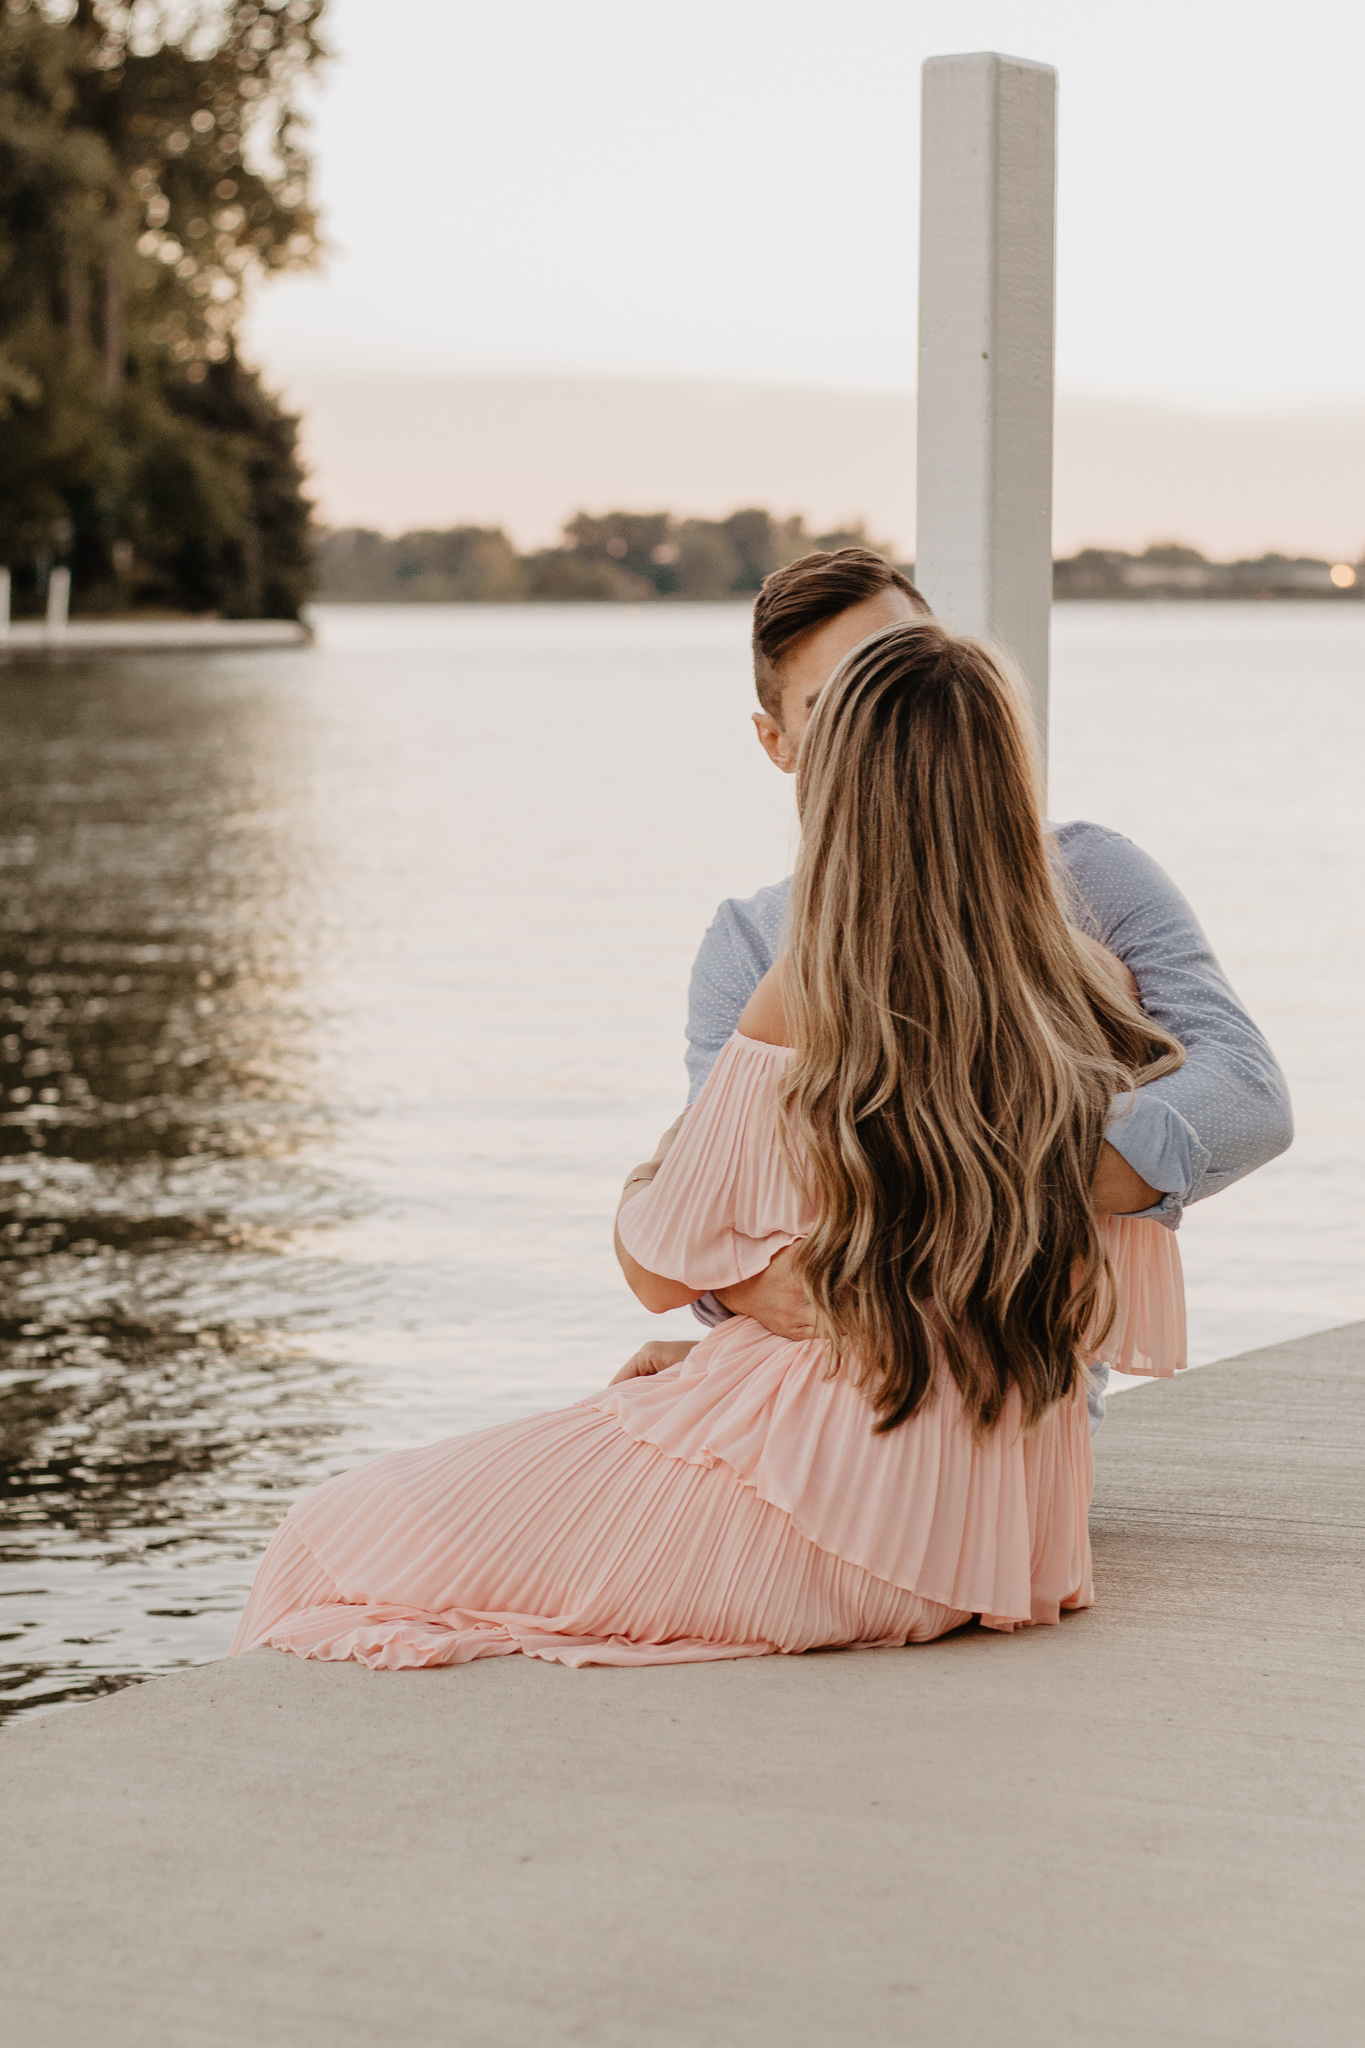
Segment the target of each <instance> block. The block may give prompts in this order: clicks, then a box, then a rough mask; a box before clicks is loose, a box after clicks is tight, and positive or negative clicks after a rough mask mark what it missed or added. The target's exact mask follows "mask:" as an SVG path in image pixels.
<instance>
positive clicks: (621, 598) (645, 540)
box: [314, 508, 1365, 604]
mask: <svg viewBox="0 0 1365 2048" xmlns="http://www.w3.org/2000/svg"><path fill="white" fill-rule="evenodd" d="M849 546H859V547H870V548H873V549H875V550H876V551H877V552H878V553H879V554H883V555H885V556H886V558H887V560H888V561H892V560H895V550H894V549H893V548H892V547H891V546H889V545H888V544H886V543H885V542H878V541H876V540H874V539H873V538H872V537H871V536H870V535H869V534H868V533H867V531H866V529H865V527H863V526H862V525H861V524H860V523H855V524H852V525H850V526H849V527H847V528H845V529H842V530H840V531H838V532H834V533H820V534H816V533H809V532H807V530H806V527H805V523H804V521H803V520H801V519H800V518H786V519H782V518H775V517H774V516H773V515H772V514H771V513H769V512H766V511H763V510H761V509H759V508H749V509H746V510H743V511H739V512H733V513H731V514H730V516H729V517H728V518H726V519H679V518H677V517H675V516H674V515H673V514H672V513H668V512H608V513H604V514H601V515H595V514H588V513H583V512H580V513H578V514H576V515H575V517H574V518H573V519H571V520H569V521H568V522H567V524H566V525H565V527H564V531H563V536H562V538H561V541H560V544H559V545H558V546H557V547H553V548H540V549H537V550H536V551H535V552H533V553H530V554H520V553H518V551H517V549H516V548H515V546H514V545H513V543H512V541H511V540H510V539H509V538H508V536H507V534H506V533H505V532H504V531H503V529H502V528H501V527H497V526H456V527H449V528H446V529H444V530H435V529H428V530H424V531H417V532H412V533H403V534H399V535H398V536H397V537H396V538H391V537H389V536H386V535H384V534H382V533H377V532H373V531H371V530H369V529H367V528H364V527H345V528H341V529H338V530H333V531H328V532H323V533H321V534H320V535H319V536H318V538H317V542H316V564H317V585H316V589H315V591H314V602H317V603H324V604H442V603H444V604H655V603H672V604H688V603H692V604H699V603H709V604H715V603H723V602H725V601H727V600H751V599H752V598H753V597H754V595H755V594H756V593H757V591H758V589H759V587H760V586H761V584H762V582H763V580H764V578H765V577H766V576H768V575H770V574H771V573H772V571H773V570H774V569H778V568H781V567H782V566H783V565H784V564H785V563H787V562H792V561H795V560H796V559H797V558H798V557H799V556H801V555H805V554H808V553H810V552H811V551H812V550H815V549H821V550H825V551H834V550H837V549H839V548H841V547H849ZM897 567H898V568H900V569H902V570H903V571H904V572H905V573H906V574H907V575H908V576H910V577H911V578H912V579H913V576H914V572H915V565H914V563H913V562H898V563H897ZM1052 589H1053V596H1054V598H1057V599H1059V600H1068V599H1079V600H1084V601H1087V602H1100V603H1103V602H1110V603H1112V602H1115V601H1120V602H1126V603H1132V602H1134V601H1137V602H1144V603H1152V602H1188V601H1190V600H1209V599H1213V600H1228V599H1232V600H1241V601H1245V600H1247V599H1253V600H1266V599H1273V600H1288V601H1293V602H1299V601H1302V600H1304V599H1314V600H1325V601H1327V602H1328V603H1333V604H1335V603H1339V602H1347V603H1351V602H1358V601H1359V600H1360V599H1361V598H1362V597H1365V560H1362V561H1360V562H1330V561H1325V560H1322V559H1320V558H1318V557H1315V556H1308V555H1298V556H1291V555H1280V554H1270V555H1262V556H1261V557H1259V558H1258V559H1257V560H1254V561H1251V560H1246V561H1235V562H1213V561H1210V560H1209V559H1208V558H1207V557H1206V556H1205V555H1203V554H1201V553H1200V552H1199V550H1198V549H1197V548H1192V547H1188V546H1185V545H1183V544H1181V543H1178V542H1166V543H1161V544H1158V545H1155V546H1152V547H1149V548H1147V549H1146V550H1145V551H1144V552H1143V553H1142V554H1140V555H1135V554H1128V553H1125V552H1123V551H1122V550H1121V549H1117V548H1083V549H1082V550H1081V551H1080V552H1079V553H1078V554H1075V555H1069V556H1066V557H1063V558H1062V559H1061V560H1058V561H1056V562H1054V563H1053V571H1052Z"/></svg>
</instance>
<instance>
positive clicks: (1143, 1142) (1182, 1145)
mask: <svg viewBox="0 0 1365 2048" xmlns="http://www.w3.org/2000/svg"><path fill="white" fill-rule="evenodd" d="M1104 1135H1105V1137H1106V1138H1107V1139H1108V1140H1109V1143H1110V1144H1111V1145H1112V1146H1113V1148H1114V1150H1115V1151H1116V1152H1117V1153H1118V1154H1119V1155H1120V1157H1121V1158H1124V1159H1126V1160H1127V1162H1128V1164H1129V1165H1130V1166H1131V1167H1132V1169H1133V1171H1134V1173H1138V1174H1141V1176H1142V1178H1143V1179H1144V1180H1145V1181H1146V1182H1147V1184H1148V1186H1149V1187H1154V1188H1159V1189H1160V1190H1161V1196H1162V1198H1161V1200H1160V1201H1159V1202H1155V1203H1153V1205H1152V1207H1151V1208H1150V1209H1143V1210H1140V1211H1139V1212H1138V1213H1139V1216H1140V1217H1141V1219H1142V1220H1144V1221H1152V1222H1156V1223H1164V1224H1165V1225H1166V1227H1167V1229H1168V1230H1178V1229H1179V1227H1180V1218H1181V1216H1182V1215H1183V1213H1184V1209H1185V1204H1186V1202H1188V1201H1189V1200H1190V1198H1191V1196H1192V1195H1193V1193H1194V1191H1195V1189H1196V1188H1197V1187H1198V1185H1199V1183H1200V1181H1201V1180H1202V1179H1203V1178H1204V1175H1205V1173H1206V1172H1207V1171H1208V1165H1209V1148H1208V1146H1207V1145H1205V1144H1204V1143H1203V1142H1202V1141H1201V1139H1200V1138H1199V1136H1198V1133H1197V1132H1196V1131H1195V1128H1194V1126H1193V1124H1190V1123H1187V1122H1186V1120H1185V1118H1184V1117H1183V1116H1182V1115H1181V1114H1180V1111H1179V1110H1178V1109H1174V1108H1172V1106H1171V1104H1170V1103H1169V1102H1163V1101H1162V1099H1161V1097H1160V1096H1159V1095H1155V1094H1153V1093H1152V1091H1151V1089H1150V1088H1135V1089H1131V1090H1130V1091H1129V1092H1128V1093H1126V1094H1124V1095H1118V1096H1115V1098H1114V1108H1113V1113H1112V1115H1111V1116H1110V1118H1109V1123H1108V1125H1107V1127H1106V1129H1105V1133H1104Z"/></svg>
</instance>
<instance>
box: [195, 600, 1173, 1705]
mask: <svg viewBox="0 0 1365 2048" xmlns="http://www.w3.org/2000/svg"><path fill="white" fill-rule="evenodd" d="M797 795H798V803H799V807H800V813H801V827H802V845H801V854H800V860H799V864H798V867H797V873H796V879H795V883H794V886H793V892H792V903H791V913H790V932H789V942H788V951H787V954H786V957H785V960H784V961H783V962H782V963H780V964H779V968H778V969H776V970H774V974H773V975H772V976H770V977H769V979H768V981H767V982H766V983H765V984H764V985H763V986H762V987H761V988H760V989H759V991H758V992H757V994H756V995H755V997H754V998H753V1001H752V1002H751V1003H750V1005H749V1008H748V1009H747V1010H746V1012H745V1013H744V1016H743V1018H742V1019H741V1022H740V1028H739V1030H738V1031H737V1032H736V1033H735V1035H734V1037H733V1038H732V1039H731V1040H730V1042H729V1044H728V1046H727V1047H726V1048H725V1050H724V1051H723V1053H722V1054H721V1057H720V1059H719V1061H718V1062H717V1065H716V1068H715V1070H714V1072H713V1073H712V1075H711V1078H710V1080H709V1081H708V1083H707V1085H706V1087H705V1089H704V1090H703V1092H702V1094H701V1096H700V1098H699V1099H698V1101H697V1103H696V1105H695V1106H694V1107H693V1109H692V1110H691V1111H690V1112H689V1114H688V1115H687V1117H686V1118H685V1119H684V1120H683V1122H682V1124H681V1126H680V1128H679V1131H678V1135H677V1136H676V1139H675V1141H674V1142H673V1143H672V1145H671V1147H670V1148H669V1149H668V1150H667V1152H666V1154H665V1155H664V1156H663V1157H662V1160H661V1162H659V1161H656V1162H653V1163H651V1165H650V1166H649V1167H647V1168H644V1169H641V1170H640V1173H639V1174H637V1175H635V1176H632V1179H631V1181H630V1182H629V1183H628V1184H627V1187H626V1191H625V1195H624V1197H623V1201H622V1206H621V1209H620V1212H619V1214H618V1218H617V1249H618V1254H619V1256H620V1259H621V1263H622V1265H623V1267H624V1269H625V1272H626V1276H627V1278H628V1280H629V1281H630V1284H631V1286H632V1287H633V1288H634V1290H635V1292H636V1294H637V1295H638V1296H639V1297H640V1299H641V1300H642V1301H643V1302H644V1304H645V1305H646V1306H647V1307H648V1308H651V1309H655V1310H662V1309H666V1308H671V1307H674V1306H678V1305H680V1304H682V1303H684V1302H687V1301H690V1300H693V1299H695V1298H696V1297H697V1296H698V1295H700V1294H702V1293H703V1292H705V1291H706V1290H707V1289H715V1288H718V1287H726V1286H732V1285H734V1284H735V1283H736V1282H737V1281H739V1280H741V1279H744V1278H748V1277H750V1276H752V1275H753V1274H755V1273H757V1272H759V1271H761V1270H762V1269H763V1268H764V1267H765V1266H766V1265H767V1264H768V1262H769V1261H770V1260H771V1259H772V1258H773V1257H774V1256H775V1255H776V1254H777V1253H778V1252H780V1251H782V1250H784V1249H785V1248H786V1247H789V1246H793V1245H794V1246H797V1247H798V1249H797V1252H796V1254H795V1256H796V1257H797V1258H798V1259H799V1261H800V1264H801V1267H802V1270H803V1273H804V1277H805V1281H806V1285H807V1288H808V1290H809V1292H810V1296H811V1299H812V1301H813V1303H814V1308H815V1314H816V1321H817V1325H818V1331H819V1334H818V1336H817V1338H816V1339H814V1340H812V1341H809V1342H790V1341H788V1340H785V1339H782V1338H779V1337H774V1336H772V1335H770V1334H769V1332H768V1331H766V1330H764V1329H762V1328H761V1327H760V1326H759V1325H758V1324H756V1323H754V1322H753V1321H752V1320H750V1319H749V1318H745V1317H739V1318H736V1319H735V1320H733V1321H731V1322H729V1323H727V1324H725V1325H723V1326H722V1327H721V1328H720V1329H718V1330H715V1331H713V1332H712V1333H711V1334H710V1335H709V1336H707V1337H706V1338H705V1339H704V1340H703V1341H702V1342H701V1343H699V1344H698V1345H696V1346H695V1347H694V1348H693V1349H692V1350H691V1351H690V1353H689V1354H688V1356H687V1357H686V1359H685V1360H683V1361H682V1362H680V1363H679V1364H676V1365H673V1366H671V1367H670V1368H669V1369H667V1370H665V1371H662V1372H659V1373H658V1374H657V1375H655V1376H653V1377H638V1376H637V1377H630V1378H627V1379H626V1380H625V1381H624V1382H623V1383H619V1384H614V1385H613V1386H612V1387H610V1388H608V1389H607V1390H606V1391H605V1392H604V1393H601V1394H597V1395H594V1396H592V1397H591V1398H590V1399H588V1400H586V1401H583V1402H580V1403H578V1404H577V1405H576V1406H575V1407H572V1408H568V1409H564V1410H561V1411H558V1412H556V1413H554V1414H550V1415H542V1416H536V1417H533V1418H531V1419H529V1420H526V1421H521V1422H515V1423H510V1424H508V1425H506V1426H504V1427H501V1428H497V1429H489V1430H483V1431H481V1432H479V1433H478V1434H477V1435H473V1436H467V1437H458V1438H454V1439H452V1440H450V1441H449V1442H446V1443H442V1444H436V1445H433V1446H432V1447H430V1448H429V1449H426V1450H421V1451H403V1452H397V1453H395V1454H393V1455H391V1456H389V1457H385V1458H379V1459H376V1460H374V1461H373V1462H372V1463H370V1464H368V1465H365V1466H362V1467H361V1468H360V1469H359V1470H358V1471H356V1472H352V1473H348V1474H346V1475H344V1476H343V1477H341V1478H338V1479H334V1480H331V1481H329V1482H328V1483H327V1484H326V1485H324V1486H321V1487H319V1488H318V1489H317V1490H316V1491H315V1492H314V1493H312V1494H309V1495H307V1496H305V1497H304V1499H302V1500H301V1501H299V1502H298V1503H297V1504H296V1505H295V1506H294V1507H293V1508H292V1509H291V1510H290V1512H289V1514H288V1515H287V1516H286V1518H285V1521H284V1523H283V1525H282V1526H281V1528H280V1530H279V1531H278V1532H277V1534H276V1536H275V1539H274V1541H273V1542H272V1544H271V1546H270V1549H269V1550H268V1552H267V1553H266V1556H265V1558H264V1560H263V1562H262V1564H261V1568H260V1571H259V1573H258V1575H257V1579H256V1583H255V1586H254V1587H253V1590H252V1594H251V1598H250V1600H249V1602H248V1605H247V1608H246V1611H245V1613H244V1614H243V1616H242V1621H241V1624H240V1627H239V1629H238V1632H237V1637H236V1640H235V1642H234V1645H233V1648H234V1650H235V1651H240V1650H247V1649H250V1648H252V1647H253V1646H254V1645H256V1644H259V1643H269V1644H272V1645H274V1646H275V1647H276V1648H278V1649H284V1650H292V1651H294V1652H295V1653H296V1654H298V1655H300V1656H306V1657H322V1658H330V1659H345V1658H354V1659H356V1660H358V1661H359V1662H361V1663H364V1664H368V1665H371V1666H375V1667H380V1666H384V1667H389V1668H394V1667H403V1666H416V1665H431V1664H450V1663H460V1662H463V1661H465V1660H467V1659H469V1658H473V1657H479V1656H497V1655H503V1654H506V1653H508V1652H511V1651H515V1650H521V1651H524V1652H527V1653H529V1654H531V1655H535V1656H540V1657H547V1658H551V1659H558V1660H559V1661H561V1662H564V1663H570V1664H582V1663H612V1664H635V1663H663V1662H672V1661H685V1660H693V1659H701V1658H720V1657H741V1656H763V1655H769V1654H772V1653H774V1652H776V1651H797V1650H806V1649H814V1648H818V1647H822V1646H833V1645H872V1644H901V1643H906V1642H922V1641H927V1640H929V1639H931V1638H932V1637H935V1636H938V1635H942V1634H943V1633H944V1632H945V1631H946V1630H949V1629H952V1628H956V1627H958V1626H959V1625H960V1624H962V1623H963V1622H965V1621H967V1620H968V1619H970V1618H971V1617H972V1616H974V1615H976V1616H979V1617H980V1618H981V1620H982V1621H983V1622H984V1623H985V1624H986V1625H987V1626H988V1627H991V1628H998V1629H1013V1628H1017V1627H1020V1626H1024V1625H1027V1624H1028V1623H1030V1622H1055V1621H1056V1620H1057V1618H1058V1615H1059V1612H1060V1611H1061V1609H1063V1608H1074V1607H1082V1606H1085V1605H1088V1604H1089V1602H1090V1600H1091V1598H1092V1593H1091V1584H1090V1552H1089V1540H1088V1534H1087V1527H1086V1516H1087V1510H1088V1506H1089V1499H1090V1488H1091V1459H1090V1438H1089V1431H1088V1427H1087V1418H1086V1409H1085V1398H1084V1395H1085V1380H1086V1364H1085V1361H1086V1359H1087V1358H1091V1359H1093V1358H1096V1357H1103V1358H1105V1359H1107V1360H1109V1361H1110V1362H1112V1363H1114V1364H1116V1365H1119V1366H1121V1367H1122V1368H1123V1369H1125V1370H1127V1371H1146V1372H1155V1373H1161V1374H1166V1373H1170V1372H1172V1371H1174V1370H1175V1369H1176V1367H1177V1366H1179V1365H1180V1364H1182V1363H1183V1354H1182V1345H1183V1307H1182V1294H1181V1282H1180V1268H1179V1260H1178V1254H1177V1252H1176V1248H1175V1241H1174V1239H1173V1238H1172V1236H1171V1235H1170V1234H1169V1233H1168V1232H1167V1231H1166V1230H1164V1229H1163V1228H1162V1227H1161V1226H1160V1225H1159V1224H1152V1223H1139V1222H1134V1221H1131V1220H1129V1219H1126V1218H1118V1217H1111V1218H1106V1219H1102V1220H1100V1219H1097V1218H1096V1216H1095V1214H1094V1212H1093V1209H1092V1204H1091V1198H1090V1187H1091V1181H1092V1178H1093V1176H1094V1172H1095V1168H1096V1162H1097V1159H1098V1156H1099V1149H1100V1145H1101V1142H1102V1140H1103V1136H1104V1130H1105V1125H1106V1121H1107V1119H1108V1117H1109V1114H1110V1108H1111V1104H1112V1101H1113V1098H1114V1097H1115V1096H1116V1095H1118V1094H1120V1093H1122V1092H1123V1091H1124V1090H1126V1089H1130V1088H1132V1087H1134V1086H1135V1085H1137V1084H1138V1083H1139V1082H1141V1081H1143V1080H1145V1079H1149V1078H1151V1077H1152V1076H1153V1075H1154V1074H1156V1073H1159V1072H1162V1071H1165V1070H1166V1069H1168V1068H1170V1067H1172V1066H1174V1065H1176V1064H1178V1063H1179V1061H1180V1059H1181V1058H1182V1054H1181V1051H1180V1048H1179V1046H1178V1045H1176V1044H1175V1042H1174V1041H1173V1040H1172V1039H1170V1038H1169V1037H1167V1036H1166V1035H1165V1034H1164V1033H1163V1032H1161V1031H1159V1030H1158V1029H1157V1028H1156V1027H1155V1026H1154V1025H1152V1024H1151V1023H1150V1022H1149V1021H1148V1020H1147V1019H1146V1018H1145V1017H1144V1016H1143V1014H1142V1012H1141V1011H1140V1010H1139V1009H1138V1007H1137V1006H1136V1003H1135V1002H1134V1001H1133V1000H1132V998H1131V997H1130V995H1129V994H1128V993H1127V992H1126V991H1125V990H1124V988H1123V986H1122V983H1121V980H1119V979H1117V978H1115V976H1114V975H1113V974H1112V973H1111V972H1110V971H1108V970H1109V969H1110V968H1116V967H1117V963H1114V962H1112V961H1109V960H1108V956H1103V957H1102V958H1101V959H1097V958H1096V957H1095V955H1096V952H1097V950H1098V949H1095V948H1094V947H1093V946H1092V945H1091V944H1089V942H1087V941H1085V940H1083V939H1082V938H1081V936H1080V934H1079V933H1078V932H1077V931H1076V930H1075V929H1074V928H1073V927H1072V926H1071V925H1070V924H1069V922H1068V920H1067V917H1066V915H1065V911H1064V908H1063V906H1062V905H1061V904H1060V903H1059V901H1058V899H1057V896H1056V893H1055V887H1056V885H1055V883H1054V880H1053V876H1052V872H1051V869H1050V867H1049V864H1048V860H1047V856H1046V853H1045V851H1044V846H1043V837H1042V830H1041V821H1040V816H1039V803H1038V794H1037V790H1036V786H1035V782H1034V777H1033V771H1032V765H1031V757H1030V752H1029V746H1028V742H1027V740H1026V738H1025V734H1024V728H1023V726H1022V723H1021V720H1020V716H1019V713H1018V711H1017V709H1016V707H1015V704H1014V700H1013V698H1012V695H1011V692H1010V690H1009V688H1008V686H1007V685H1006V683H1005V682H1004V680H1003V678H1002V676H1001V675H1000V673H999V671H998V669H997V668H996V667H995V666H994V664H993V663H992V661H991V660H990V658H989V656H988V655H987V654H986V653H985V652H984V651H983V650H982V649H980V648H978V647H976V646H974V645H973V644H972V643H970V642H967V641H962V640H956V639H953V638H952V637H950V636H949V635H948V634H946V633H945V632H944V631H943V630H942V629H941V628H940V627H938V626H937V625H936V624H934V623H933V622H932V621H916V622H914V623H912V624H907V625H902V626H897V627H893V628H891V629H889V630H888V631H886V632H884V633H881V634H878V635H876V636H875V637H874V638H873V639H872V640H870V641H867V642H865V643H864V644H863V646H862V647H861V648H859V649H857V650H856V651H855V653H854V654H853V655H851V656H850V657H849V659H848V661H847V662H846V663H845V664H844V666H843V668H842V669H841V670H840V672H839V673H838V674H837V675H836V676H835V677H834V678H833V680H832V681H831V682H830V683H829V685H828V686H827V688H826V689H825V691H824V693H823V695H822V697H821V700H820V703H819V705H818V707H817V710H816V712H815V715H814V717H813V719H812V721H811V724H810V727H809V730H808V732H807V735H806V738H805V740H804V742H803V746H802V752H801V762H800V768H799V773H798V785H797Z"/></svg>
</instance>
